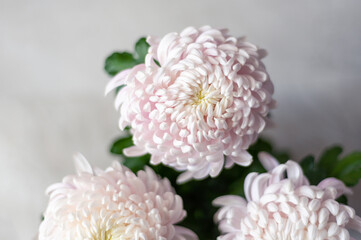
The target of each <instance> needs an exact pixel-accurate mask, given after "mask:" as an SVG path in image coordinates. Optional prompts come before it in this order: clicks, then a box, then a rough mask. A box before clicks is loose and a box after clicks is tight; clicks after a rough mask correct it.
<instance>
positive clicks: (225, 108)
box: [106, 26, 274, 182]
mask: <svg viewBox="0 0 361 240" xmlns="http://www.w3.org/2000/svg"><path fill="white" fill-rule="evenodd" d="M147 41H148V43H149V44H150V48H149V51H148V54H147V56H146V62H145V64H141V65H137V66H135V67H134V68H133V69H131V70H125V71H123V72H120V73H119V74H118V75H117V76H115V77H114V79H113V80H112V81H111V82H110V83H109V85H108V87H107V90H106V91H107V92H108V91H110V90H111V89H114V88H116V87H118V86H120V85H126V86H125V87H124V88H123V89H121V90H120V91H119V93H118V95H117V97H116V107H117V108H118V107H120V114H121V116H120V122H119V125H120V128H121V129H123V128H124V127H126V126H129V125H130V126H131V127H132V131H133V141H134V144H135V147H131V148H129V149H126V151H125V154H126V155H128V156H136V155H142V154H145V153H150V154H151V155H152V159H151V163H152V164H158V163H160V162H162V163H163V164H165V165H168V166H171V167H173V168H175V169H177V170H180V171H186V172H185V173H183V174H182V175H181V177H180V178H179V179H178V180H179V182H183V181H186V180H188V179H191V178H196V179H202V178H205V177H207V176H208V175H210V176H212V177H215V176H217V175H218V174H219V172H220V171H221V170H222V168H223V165H224V160H225V158H224V155H225V156H226V167H230V166H232V165H233V164H234V163H236V164H239V165H244V166H246V165H249V164H250V163H251V161H252V157H251V155H250V154H249V153H248V152H247V149H248V147H249V146H250V144H251V143H253V142H254V141H255V140H256V138H257V136H258V134H259V133H260V132H261V131H262V130H263V129H264V127H265V125H266V121H267V114H268V112H269V110H270V109H271V108H272V107H273V105H274V101H273V99H272V94H273V84H272V82H271V81H270V78H269V76H268V74H267V72H266V69H265V66H264V65H263V63H262V62H261V59H262V58H263V57H264V56H265V55H266V52H265V51H264V50H262V49H259V48H258V47H256V46H255V45H253V44H252V43H249V42H246V41H245V40H244V39H243V38H235V37H232V36H230V35H228V34H227V31H226V30H218V29H214V28H211V27H209V26H205V27H202V28H199V29H196V28H193V27H189V28H186V29H185V30H183V31H182V32H181V33H180V34H178V33H169V34H167V35H166V36H164V37H163V38H162V39H158V38H153V37H148V40H147ZM154 60H157V61H158V62H159V64H160V66H158V65H157V64H156V63H155V61H154Z"/></svg>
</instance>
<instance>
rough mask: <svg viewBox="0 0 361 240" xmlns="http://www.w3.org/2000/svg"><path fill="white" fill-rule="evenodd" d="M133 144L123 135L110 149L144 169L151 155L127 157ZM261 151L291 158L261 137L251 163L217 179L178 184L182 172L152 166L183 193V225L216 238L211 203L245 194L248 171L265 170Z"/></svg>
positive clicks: (252, 150) (127, 162)
mask: <svg viewBox="0 0 361 240" xmlns="http://www.w3.org/2000/svg"><path fill="white" fill-rule="evenodd" d="M131 143H132V141H131V138H130V137H129V136H128V135H127V136H125V137H123V138H120V139H118V140H116V141H115V142H114V143H113V145H112V147H111V152H112V153H114V154H117V155H120V156H121V157H122V158H123V159H124V161H123V164H124V165H125V166H127V167H129V168H130V169H131V170H132V171H134V172H137V171H139V170H140V169H143V168H144V166H145V165H149V159H150V155H144V156H141V157H138V158H128V157H126V156H124V155H123V149H124V148H126V147H129V146H130V144H131ZM261 151H266V152H269V153H271V154H272V155H273V156H275V157H276V158H277V159H280V162H285V161H287V160H288V159H289V157H288V154H286V153H279V152H277V151H274V150H273V148H272V146H271V144H270V143H269V142H267V141H265V140H263V139H259V140H258V141H257V142H256V143H255V144H254V145H252V146H251V147H250V149H249V152H250V153H251V154H252V156H253V157H254V162H253V163H252V164H251V166H249V167H241V166H238V165H235V166H233V167H232V168H231V169H224V170H223V171H222V172H221V174H220V175H219V176H218V177H217V178H210V177H208V178H206V179H204V180H201V181H197V180H192V181H190V182H187V183H185V184H181V185H178V184H176V179H177V177H178V175H179V172H176V171H175V170H173V169H171V168H168V167H166V166H164V165H157V166H152V165H150V167H151V168H153V169H154V171H155V172H156V173H157V174H159V175H160V176H161V177H163V178H164V177H166V178H168V179H169V180H170V182H171V183H172V185H173V187H174V188H175V190H176V192H177V194H178V195H180V196H182V198H183V201H184V208H185V209H186V211H187V218H186V219H185V220H184V221H183V222H182V223H181V225H183V226H185V227H188V228H190V229H192V230H193V231H195V232H196V233H197V234H198V236H199V237H200V239H216V237H217V236H218V235H219V232H218V230H217V226H216V225H215V224H214V222H213V216H214V214H215V212H216V211H217V208H215V207H213V206H212V201H213V200H214V199H215V198H217V197H219V196H222V195H228V194H233V195H240V196H244V191H243V183H244V180H245V177H246V176H247V174H248V173H250V172H265V169H264V168H263V167H262V165H261V164H260V162H259V161H258V157H257V155H258V153H259V152H261Z"/></svg>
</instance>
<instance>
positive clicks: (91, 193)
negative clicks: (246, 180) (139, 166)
mask: <svg viewBox="0 0 361 240" xmlns="http://www.w3.org/2000/svg"><path fill="white" fill-rule="evenodd" d="M76 165H77V175H73V176H67V177H65V178H64V179H63V181H62V182H61V183H57V184H54V185H52V186H50V187H49V188H48V190H47V192H48V194H49V196H50V201H49V205H48V207H47V209H46V212H45V214H44V221H43V222H42V223H41V225H40V229H39V240H166V239H172V240H186V239H194V240H196V239H197V237H196V235H195V234H194V233H193V232H191V231H190V230H188V229H186V228H183V227H179V226H175V224H176V223H178V222H180V221H181V220H182V219H183V218H184V217H185V215H186V213H185V211H184V210H183V202H182V199H181V197H180V196H178V195H176V194H175V193H174V190H173V188H172V187H171V185H170V183H169V181H168V180H167V179H160V178H159V177H158V176H157V175H156V174H155V173H154V172H153V170H152V169H150V168H147V169H146V170H145V171H139V172H138V173H137V174H134V173H132V172H131V171H130V170H129V169H128V168H126V167H124V166H121V165H120V164H119V163H117V162H114V164H113V165H112V167H109V168H108V169H106V170H105V171H103V170H100V169H93V168H92V167H91V166H90V165H89V163H88V162H87V161H86V160H85V159H84V158H83V157H81V156H80V157H79V158H78V160H77V164H76Z"/></svg>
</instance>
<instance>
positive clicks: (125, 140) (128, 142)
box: [110, 136, 134, 155]
mask: <svg viewBox="0 0 361 240" xmlns="http://www.w3.org/2000/svg"><path fill="white" fill-rule="evenodd" d="M133 145H134V144H133V139H132V137H131V136H130V137H121V138H119V139H117V140H116V141H115V142H114V143H113V144H112V146H111V148H110V152H111V153H114V154H118V155H122V154H123V149H124V148H127V147H131V146H133Z"/></svg>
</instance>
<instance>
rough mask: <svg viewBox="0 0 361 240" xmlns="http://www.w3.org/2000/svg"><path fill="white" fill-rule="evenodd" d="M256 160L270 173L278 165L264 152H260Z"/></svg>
mask: <svg viewBox="0 0 361 240" xmlns="http://www.w3.org/2000/svg"><path fill="white" fill-rule="evenodd" d="M258 159H259V161H260V162H261V164H262V165H263V167H264V168H265V169H266V170H267V171H270V170H272V169H274V168H275V167H277V166H278V165H280V164H279V162H278V161H277V160H276V159H275V158H274V157H273V156H272V155H271V154H269V153H266V152H260V153H259V154H258Z"/></svg>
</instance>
